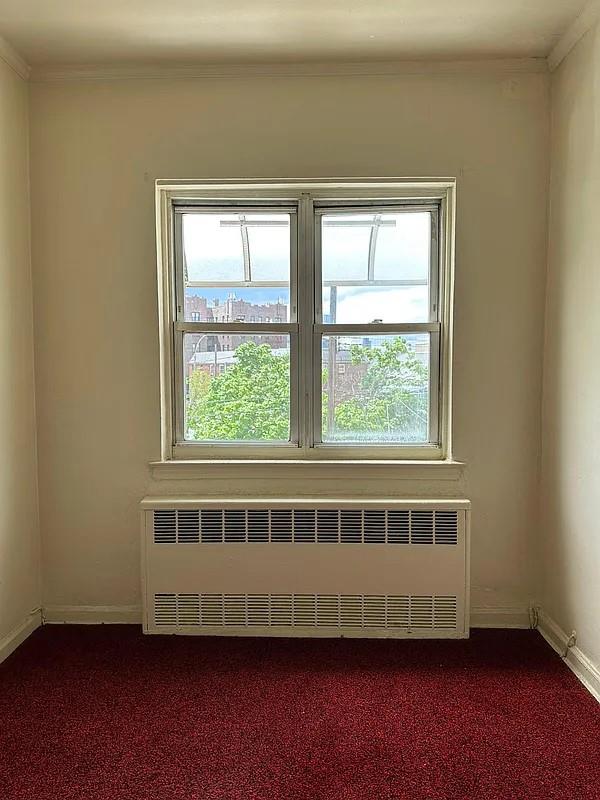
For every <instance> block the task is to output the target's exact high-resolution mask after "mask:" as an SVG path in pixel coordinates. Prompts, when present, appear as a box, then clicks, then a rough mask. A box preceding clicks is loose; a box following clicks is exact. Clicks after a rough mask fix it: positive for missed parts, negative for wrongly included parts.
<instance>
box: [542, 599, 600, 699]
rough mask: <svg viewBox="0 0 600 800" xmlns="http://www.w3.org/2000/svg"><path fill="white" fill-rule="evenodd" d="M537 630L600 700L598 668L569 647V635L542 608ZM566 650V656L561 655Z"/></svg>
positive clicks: (584, 656) (577, 650)
mask: <svg viewBox="0 0 600 800" xmlns="http://www.w3.org/2000/svg"><path fill="white" fill-rule="evenodd" d="M538 631H539V632H540V633H541V634H542V636H543V637H544V639H545V640H546V641H547V642H548V644H549V645H550V646H551V647H552V648H553V649H554V650H556V652H557V653H558V654H559V655H560V656H561V658H562V659H563V661H564V662H565V664H566V665H567V666H568V667H569V669H570V670H571V671H572V672H574V673H575V675H576V676H577V677H578V678H579V680H580V681H581V683H583V685H584V686H585V688H586V689H587V690H588V691H589V692H590V694H592V695H593V696H594V697H595V698H596V700H598V702H600V668H599V667H598V666H597V665H596V664H594V663H593V662H592V661H591V660H590V659H589V658H588V657H587V656H586V654H585V653H584V652H583V651H582V650H580V649H579V647H577V645H575V646H573V647H569V649H568V650H567V642H568V641H569V636H568V635H567V634H566V633H565V632H564V631H563V629H562V628H561V627H560V626H559V625H558V624H557V623H556V622H555V621H554V620H553V619H552V617H549V616H548V614H546V613H545V612H544V611H543V610H541V609H540V610H539V611H538ZM565 650H567V655H566V657H565V656H564V655H563V654H564V652H565Z"/></svg>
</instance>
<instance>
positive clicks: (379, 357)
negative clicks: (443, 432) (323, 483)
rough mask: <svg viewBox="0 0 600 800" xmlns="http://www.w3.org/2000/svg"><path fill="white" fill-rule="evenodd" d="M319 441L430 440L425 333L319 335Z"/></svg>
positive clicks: (411, 441) (427, 363) (410, 441)
mask: <svg viewBox="0 0 600 800" xmlns="http://www.w3.org/2000/svg"><path fill="white" fill-rule="evenodd" d="M322 359H323V361H322V371H323V379H322V385H323V392H322V438H323V441H324V442H344V443H359V444H424V443H427V442H428V441H429V334H426V333H425V334H423V333H415V334H412V333H410V334H403V335H402V336H396V335H383V336H377V335H372V334H365V335H364V336H324V337H323V341H322Z"/></svg>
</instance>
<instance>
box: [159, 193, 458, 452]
mask: <svg viewBox="0 0 600 800" xmlns="http://www.w3.org/2000/svg"><path fill="white" fill-rule="evenodd" d="M454 188H455V187H454V182H453V181H439V182H435V181H423V182H415V181H410V182H408V181H407V182H401V181H391V180H390V181H367V180H365V181H360V182H356V181H350V180H349V181H328V182H312V183H304V182H302V183H301V182H291V183H290V182H287V183H276V182H269V183H262V184H257V183H239V182H238V183H237V184H233V183H219V182H213V183H210V184H206V185H202V186H191V185H188V184H182V185H181V186H178V185H172V184H168V183H163V182H158V184H157V194H158V207H159V224H158V242H159V282H160V299H161V321H162V327H161V381H162V386H161V389H162V391H161V397H162V422H163V457H164V458H165V459H169V458H176V459H181V458H204V457H211V458H214V457H217V458H218V457H223V458H230V457H241V458H244V457H249V458H255V457H258V458H263V457H269V458H271V457H275V458H278V457H280V458H294V459H297V458H307V459H310V458H317V459H327V458H333V459H340V458H352V459H354V458H365V459H369V458H384V459H385V458H393V459H413V458H414V459H431V458H445V457H449V455H450V402H449V394H450V367H451V357H450V354H451V321H452V313H451V312H452V266H453V252H452V244H453V219H454Z"/></svg>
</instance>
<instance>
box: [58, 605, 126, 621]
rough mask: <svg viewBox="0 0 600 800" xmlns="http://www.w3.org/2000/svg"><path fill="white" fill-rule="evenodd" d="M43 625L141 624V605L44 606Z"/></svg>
mask: <svg viewBox="0 0 600 800" xmlns="http://www.w3.org/2000/svg"><path fill="white" fill-rule="evenodd" d="M43 616H44V625H60V624H66V625H127V624H134V625H135V624H139V625H141V624H142V608H141V606H45V607H44V612H43Z"/></svg>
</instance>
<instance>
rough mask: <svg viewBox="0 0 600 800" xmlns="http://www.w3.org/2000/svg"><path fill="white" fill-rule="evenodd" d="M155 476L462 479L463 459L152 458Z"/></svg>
mask: <svg viewBox="0 0 600 800" xmlns="http://www.w3.org/2000/svg"><path fill="white" fill-rule="evenodd" d="M149 466H150V471H151V474H152V478H153V479H154V480H196V479H199V478H203V479H206V478H213V479H218V478H228V479H230V478H244V479H250V480H261V479H267V478H268V479H272V478H277V477H281V476H282V474H283V475H284V476H285V477H291V476H293V475H303V476H304V477H307V478H321V477H323V478H327V477H340V476H347V475H349V474H352V473H356V474H363V475H364V474H368V475H369V477H377V476H378V475H382V476H386V477H388V478H389V477H394V478H400V479H402V480H409V481H410V480H413V481H419V480H424V481H432V480H436V481H458V480H460V478H461V477H462V474H463V470H464V467H465V465H464V463H463V462H461V461H450V460H438V461H392V460H385V461H382V460H364V459H363V460H358V459H353V460H341V459H338V460H334V459H328V460H316V459H315V460H310V461H309V460H306V459H199V460H193V461H192V460H177V461H175V460H174V461H152V462H150V465H149Z"/></svg>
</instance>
